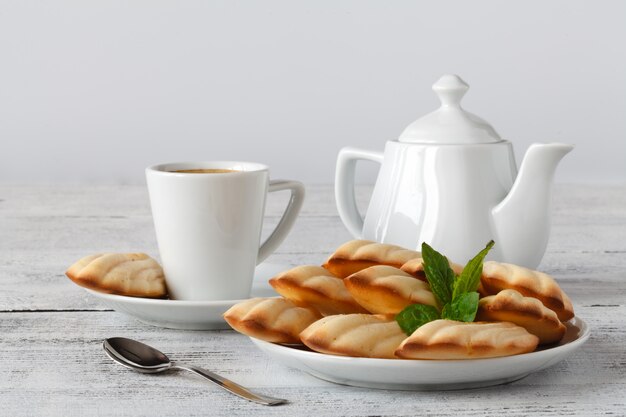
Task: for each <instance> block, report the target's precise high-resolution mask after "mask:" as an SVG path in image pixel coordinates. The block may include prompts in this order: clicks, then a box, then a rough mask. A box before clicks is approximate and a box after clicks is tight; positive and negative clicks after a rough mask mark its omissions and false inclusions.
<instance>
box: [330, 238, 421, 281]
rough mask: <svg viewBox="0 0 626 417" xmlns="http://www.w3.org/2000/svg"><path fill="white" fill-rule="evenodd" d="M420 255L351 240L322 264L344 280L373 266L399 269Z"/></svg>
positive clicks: (391, 246)
mask: <svg viewBox="0 0 626 417" xmlns="http://www.w3.org/2000/svg"><path fill="white" fill-rule="evenodd" d="M421 256H422V254H421V253H420V252H417V251H413V250H408V249H405V248H402V247H400V246H396V245H389V244H385V243H376V242H372V241H369V240H351V241H349V242H347V243H344V244H343V245H341V246H340V247H339V248H337V250H336V251H335V253H333V254H332V255H331V256H330V258H328V260H327V261H326V263H325V264H324V268H326V269H328V270H329V271H330V272H331V273H333V274H334V275H336V276H338V277H341V278H345V277H347V276H349V275H352V274H354V273H355V272H358V271H360V270H362V269H365V268H369V267H370V266H374V265H389V266H395V267H396V268H400V267H401V266H402V265H404V264H405V263H406V262H408V261H409V260H411V259H414V258H419V257H421Z"/></svg>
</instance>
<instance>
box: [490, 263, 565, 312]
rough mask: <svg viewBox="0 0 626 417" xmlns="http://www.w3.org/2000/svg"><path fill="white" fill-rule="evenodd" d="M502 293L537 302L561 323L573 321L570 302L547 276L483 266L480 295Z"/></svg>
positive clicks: (507, 266) (520, 269)
mask: <svg viewBox="0 0 626 417" xmlns="http://www.w3.org/2000/svg"><path fill="white" fill-rule="evenodd" d="M506 289H512V290H516V291H517V292H519V293H520V294H522V295H523V296H526V297H533V298H536V299H538V300H539V301H541V302H542V303H543V305H545V306H546V307H548V308H549V309H550V310H553V311H554V312H555V313H556V315H557V316H558V317H559V320H561V321H567V320H569V319H571V318H572V317H574V308H573V306H572V302H571V301H570V299H569V298H568V297H567V295H565V293H564V292H563V291H562V290H561V288H560V287H559V285H558V284H557V283H556V281H555V280H554V278H552V277H551V276H550V275H548V274H544V273H543V272H539V271H533V270H531V269H527V268H524V267H521V266H517V265H512V264H506V263H500V262H494V261H489V262H485V263H484V264H483V274H482V276H481V278H480V288H479V291H480V293H481V295H483V296H485V295H494V294H497V293H499V292H500V291H502V290H506Z"/></svg>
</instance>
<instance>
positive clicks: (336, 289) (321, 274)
mask: <svg viewBox="0 0 626 417" xmlns="http://www.w3.org/2000/svg"><path fill="white" fill-rule="evenodd" d="M270 285H271V286H272V287H273V288H274V289H275V290H276V292H277V293H279V294H280V295H282V296H283V297H285V298H286V299H288V300H291V301H293V302H294V303H295V304H297V305H304V306H311V307H313V308H314V309H316V310H317V311H319V312H320V313H322V315H323V316H332V315H334V314H349V313H366V312H367V310H365V309H364V308H363V307H361V306H360V305H359V304H358V303H357V302H356V301H355V300H354V298H352V296H351V295H350V293H349V292H348V290H347V289H346V286H345V285H344V282H343V279H341V278H337V277H336V276H334V275H333V274H331V273H330V272H328V271H327V270H326V269H324V268H322V267H321V266H298V267H295V268H293V269H290V270H289V271H286V272H283V273H281V274H279V275H277V276H275V277H274V278H272V279H270Z"/></svg>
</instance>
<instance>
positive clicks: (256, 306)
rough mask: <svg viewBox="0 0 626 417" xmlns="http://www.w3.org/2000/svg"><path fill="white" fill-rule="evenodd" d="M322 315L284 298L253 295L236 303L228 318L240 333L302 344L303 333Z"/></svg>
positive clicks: (273, 340) (228, 321)
mask: <svg viewBox="0 0 626 417" xmlns="http://www.w3.org/2000/svg"><path fill="white" fill-rule="evenodd" d="M320 318H321V315H320V314H319V313H318V312H317V311H315V310H313V309H311V308H307V307H300V306H297V305H295V304H294V303H292V302H291V301H289V300H286V299H284V298H279V297H276V298H251V299H248V300H245V301H242V302H240V303H237V304H235V305H234V306H232V307H231V308H229V309H228V311H226V312H225V313H224V320H226V322H227V323H228V324H229V325H230V327H232V328H233V329H235V330H237V331H238V332H239V333H243V334H245V335H246V336H251V337H254V338H257V339H261V340H265V341H267V342H273V343H300V336H299V335H300V332H301V331H302V330H304V329H305V328H307V326H309V325H310V324H311V323H313V322H314V321H316V320H318V319H320Z"/></svg>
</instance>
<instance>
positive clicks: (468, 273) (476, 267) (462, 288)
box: [452, 240, 495, 300]
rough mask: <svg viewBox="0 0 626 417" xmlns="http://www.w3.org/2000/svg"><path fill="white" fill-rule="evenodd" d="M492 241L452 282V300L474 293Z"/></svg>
mask: <svg viewBox="0 0 626 417" xmlns="http://www.w3.org/2000/svg"><path fill="white" fill-rule="evenodd" d="M494 244H495V243H494V241H493V240H491V241H489V243H487V246H485V249H483V250H481V251H480V252H478V254H477V255H476V256H474V257H473V258H472V259H471V260H470V261H469V262H468V263H467V265H465V268H463V272H461V275H459V277H458V278H457V279H456V281H455V282H454V291H452V299H453V300H454V299H456V298H457V297H459V296H460V295H461V294H464V293H471V292H474V291H476V289H477V288H478V284H479V283H480V275H481V274H482V273H483V260H484V259H485V256H487V253H488V252H489V250H490V249H491V248H492V247H493V245H494Z"/></svg>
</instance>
